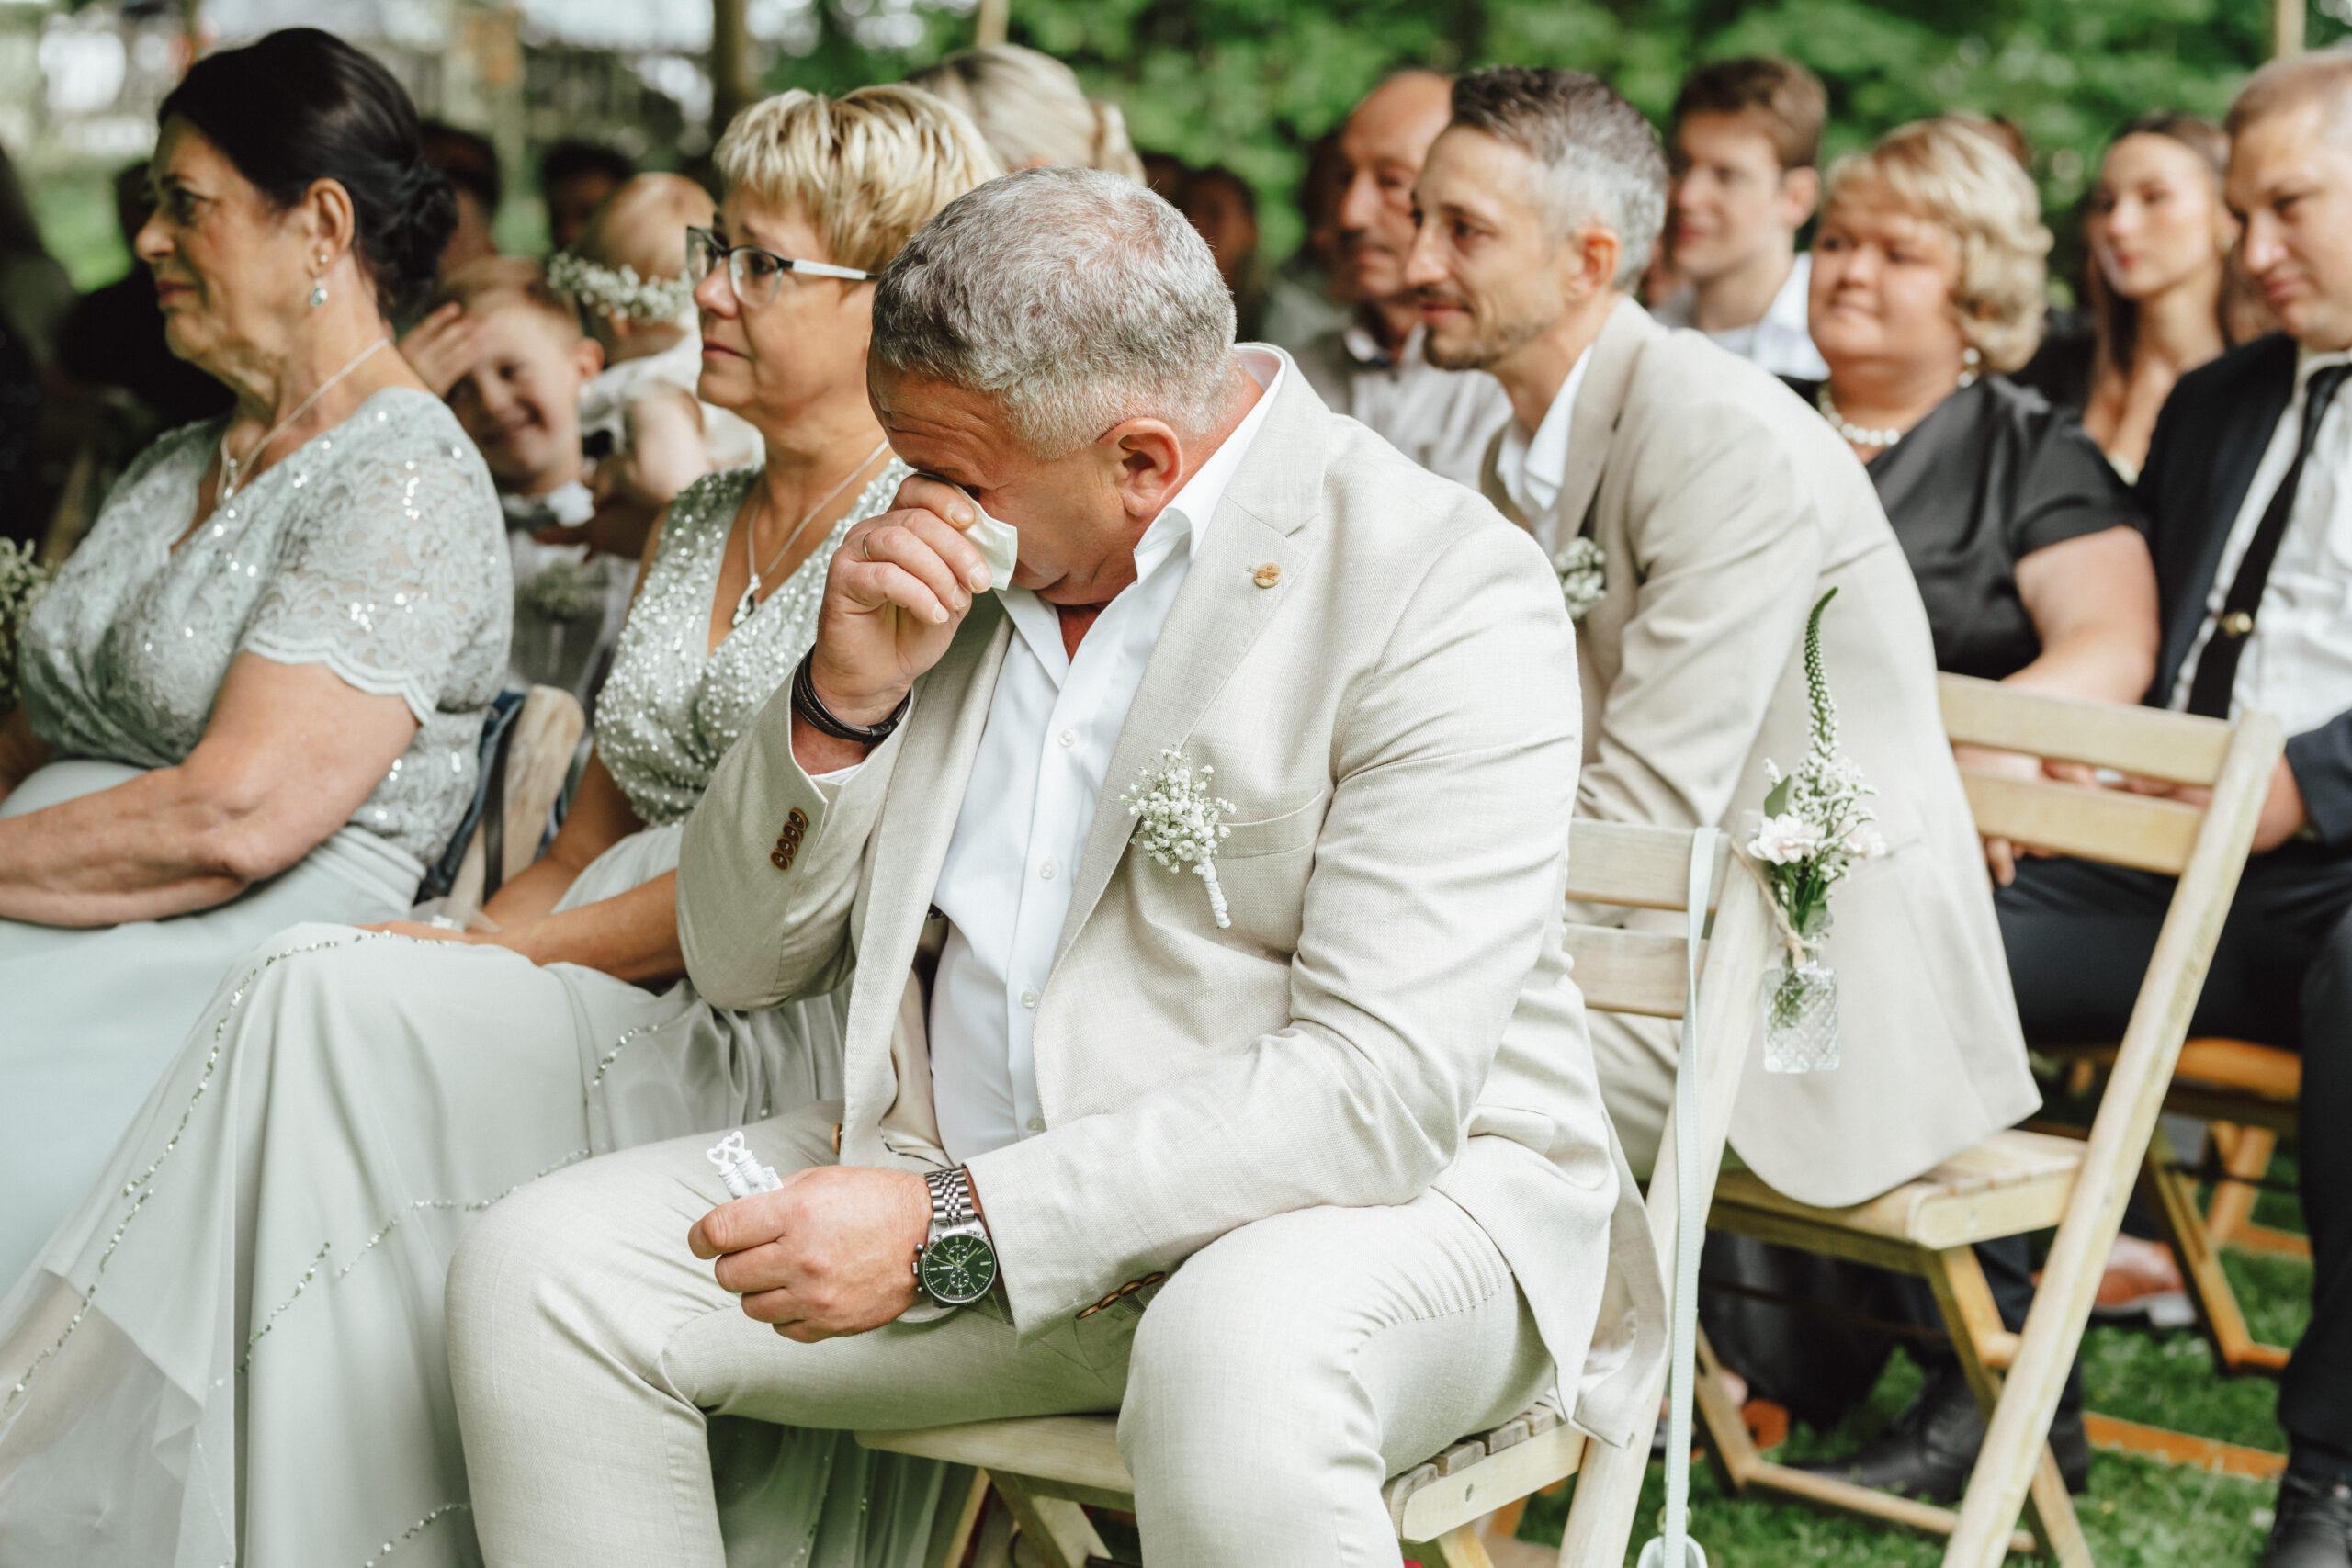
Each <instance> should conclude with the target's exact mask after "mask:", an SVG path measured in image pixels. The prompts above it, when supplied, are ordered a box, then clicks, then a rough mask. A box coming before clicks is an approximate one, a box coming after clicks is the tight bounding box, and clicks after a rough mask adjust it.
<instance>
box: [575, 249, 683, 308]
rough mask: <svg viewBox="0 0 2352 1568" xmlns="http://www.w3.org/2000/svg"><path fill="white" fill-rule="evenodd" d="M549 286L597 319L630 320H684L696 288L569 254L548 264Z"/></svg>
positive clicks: (666, 278)
mask: <svg viewBox="0 0 2352 1568" xmlns="http://www.w3.org/2000/svg"><path fill="white" fill-rule="evenodd" d="M548 288H552V289H554V290H555V291H556V292H557V293H558V294H560V295H562V296H564V297H565V298H566V299H570V300H571V302H572V303H573V304H575V305H585V306H586V307H587V308H588V309H589V310H594V311H595V312H596V313H597V314H598V315H600V316H625V317H627V318H628V320H630V321H677V322H681V323H683V322H684V321H686V320H687V319H688V318H689V317H690V315H691V314H692V312H693V310H694V303H695V285H694V280H693V279H692V278H688V277H639V276H638V275H637V268H635V267H633V266H630V265H627V264H626V263H624V264H623V265H620V266H618V267H610V266H606V265H604V264H603V263H601V262H593V261H590V260H589V259H588V258H587V257H586V256H583V255H579V254H574V253H573V252H571V251H558V252H557V253H556V254H554V255H553V256H552V257H550V258H549V259H548Z"/></svg>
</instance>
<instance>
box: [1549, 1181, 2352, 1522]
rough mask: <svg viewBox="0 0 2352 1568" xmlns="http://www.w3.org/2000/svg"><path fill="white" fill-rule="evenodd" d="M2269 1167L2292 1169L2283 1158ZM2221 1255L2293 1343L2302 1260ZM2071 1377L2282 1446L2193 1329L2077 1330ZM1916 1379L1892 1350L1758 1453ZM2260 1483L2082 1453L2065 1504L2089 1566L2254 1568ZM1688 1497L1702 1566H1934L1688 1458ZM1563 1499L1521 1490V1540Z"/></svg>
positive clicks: (2094, 1403)
mask: <svg viewBox="0 0 2352 1568" xmlns="http://www.w3.org/2000/svg"><path fill="white" fill-rule="evenodd" d="M2280 1164H2281V1167H2282V1168H2284V1170H2285V1171H2287V1172H2291V1170H2292V1165H2291V1163H2290V1162H2289V1161H2286V1160H2282V1161H2281V1162H2280ZM2292 1205H2293V1200H2292V1199H2291V1198H2289V1197H2282V1196H2279V1195H2275V1194H2265V1196H2264V1199H2263V1201H2262V1203H2261V1205H2260V1206H2259V1207H2258V1210H2257V1214H2258V1217H2259V1218H2260V1220H2261V1221H2262V1223H2264V1224H2273V1225H2280V1226H2282V1227H2285V1228H2291V1229H2300V1228H2301V1226H2300V1224H2298V1223H2297V1218H2296V1215H2295V1213H2294V1210H2293V1207H2292ZM2222 1260H2223V1264H2224V1266H2225V1267H2226V1268H2227V1269H2228V1270H2229V1273H2230V1278H2231V1282H2232V1283H2233V1285H2234V1286H2235V1287H2236V1289H2237V1292H2238V1300H2239V1302H2240V1303H2241V1304H2242V1305H2243V1306H2244V1307H2245V1312H2246V1317H2247V1320H2248V1322H2249V1324H2250V1325H2251V1326H2252V1327H2253V1329H2254V1331H2255V1334H2256V1337H2260V1338H2263V1339H2267V1340H2269V1341H2270V1342H2272V1343H2274V1344H2282V1345H2291V1344H2293V1343H2294V1342H2295V1337H2296V1336H2297V1335H2299V1334H2300V1333H2301V1331H2302V1326H2303V1325H2304V1323H2305V1322H2306V1321H2308V1320H2309V1318H2310V1315H2311V1302H2310V1291H2311V1266H2310V1265H2309V1264H2307V1263H2303V1262H2301V1261H2299V1260H2295V1259H2290V1258H2272V1257H2265V1256H2258V1255H2255V1254H2249V1253H2240V1252H2225V1253H2224V1254H2223V1255H2222ZM2083 1375H2084V1388H2085V1392H2086V1396H2087V1399H2088V1403H2089V1405H2090V1407H2091V1408H2092V1409H2094V1410H2098V1411H2102V1412H2105V1413H2106V1414H2108V1415H2111V1416H2123V1417H2125V1418H2127V1419H2130V1420H2134V1421H2144V1422H2148V1423H2151V1424H2153V1425H2156V1426H2163V1427H2174V1428H2176V1429H2177V1430H2180V1431H2186V1432H2194V1433H2197V1434H2199V1435H2200V1436H2203V1437H2209V1438H2221V1439H2222V1440H2224V1441H2227V1442H2233V1443H2241V1444H2245V1445H2246V1446H2248V1447H2251V1448H2260V1449H2268V1450H2273V1451H2278V1450H2284V1449H2285V1447H2286V1437H2285V1434H2283V1433H2282V1432H2281V1431H2280V1430H2279V1428H2278V1419H2277V1415H2276V1406H2277V1403H2278V1390H2277V1386H2276V1385H2275V1384H2273V1383H2272V1382H2270V1381H2269V1380H2267V1379H2266V1378H2259V1377H2247V1378H2222V1377H2219V1376H2217V1375H2215V1373H2214V1371H2213V1359H2212V1352H2211V1349H2210V1348H2208V1346H2207V1345H2206V1344H2205V1342H2204V1341H2203V1340H2202V1339H2201V1338H2199V1337H2197V1336H2196V1335H2195V1334H2194V1333H2178V1334H2164V1335H2157V1334H2152V1333H2150V1332H2148V1331H2146V1330H2145V1329H2143V1328H2136V1327H2116V1326H2109V1325H2095V1326H2094V1327H2093V1328H2092V1329H2091V1331H2090V1332H2089V1333H2088V1334H2087V1335H2086V1336H2085V1337H2084V1341H2083ZM1919 1382H1920V1377H1919V1372H1918V1370H1917V1367H1915V1366H1914V1365H1913V1364H1912V1363H1911V1361H1910V1359H1909V1358H1907V1357H1906V1356H1905V1355H1904V1354H1903V1353H1902V1352H1900V1351H1897V1352H1896V1353H1895V1355H1894V1357H1893V1359H1891V1360H1890V1361H1889V1363H1888V1366H1887V1370H1886V1372H1885V1374H1884V1375H1883V1377H1882V1378H1881V1379H1880V1380H1879V1382H1878V1386H1877V1387H1876V1388H1874V1389H1873V1390H1871V1396H1870V1398H1869V1399H1868V1400H1867V1401H1866V1402H1864V1404H1861V1405H1860V1406H1858V1407H1857V1408H1856V1409H1854V1410H1853V1411H1851V1412H1849V1414H1848V1415H1847V1416H1846V1418H1845V1419H1844V1420H1842V1421H1840V1422H1839V1423H1838V1426H1837V1427H1835V1428H1832V1429H1830V1430H1827V1431H1815V1430H1813V1429H1811V1428H1809V1427H1804V1426H1802V1425H1800V1426H1798V1427H1794V1428H1793V1429H1792V1431H1791V1433H1790V1437H1789V1440H1788V1442H1787V1443H1786V1444H1785V1445H1784V1446H1783V1447H1782V1448H1781V1450H1778V1451H1777V1452H1776V1453H1775V1454H1774V1456H1773V1457H1775V1458H1777V1459H1788V1460H1794V1459H1806V1458H1813V1457H1817V1456H1822V1455H1827V1454H1834V1453H1843V1452H1847V1451H1849V1450H1851V1449H1853V1448H1855V1447H1857V1446H1859V1445H1860V1443H1862V1442H1865V1441H1867V1440H1869V1438H1871V1437H1873V1436H1875V1435H1876V1434H1877V1433H1878V1432H1879V1431H1880V1430H1882V1429H1883V1427H1885V1425H1886V1424H1887V1423H1888V1422H1890V1421H1892V1420H1893V1419H1894V1417H1895V1416H1897V1415H1898V1414H1900V1413H1901V1412H1902V1410H1903V1408H1904V1407H1905V1405H1906V1404H1909V1403H1910V1400H1911V1397H1912V1395H1913V1394H1914V1393H1917V1389H1918V1386H1919ZM2272 1490H2273V1489H2272V1487H2271V1485H2270V1484H2269V1483H2267V1482H2249V1481H2239V1480H2234V1479H2232V1478H2230V1477H2227V1476H2222V1475H2213V1474H2208V1473H2206V1472H2201V1471H2196V1470H2188V1469H2176V1468H2172V1467H2169V1466H2165V1465H2161V1464H2157V1463H2154V1462H2153V1461H2146V1460H2141V1459H2137V1458H2132V1457H2129V1456H2125V1455H2120V1454H2108V1453H2101V1454H2097V1455H2095V1456H2094V1457H2093V1459H2092V1461H2091V1483H2090V1491H2089V1492H2088V1493H2087V1494H2086V1495H2084V1496H2082V1497H2078V1498H2076V1499H2075V1506H2076V1508H2077V1509H2078V1510H2079V1512H2080V1514H2081V1517H2082V1521H2083V1530H2084V1533H2085V1534H2086V1536H2087V1537H2088V1538H2089V1540H2090V1546H2091V1553H2092V1556H2093V1558H2094V1559H2095V1560H2096V1561H2097V1562H2098V1564H2099V1568H2255V1565H2256V1564H2257V1563H2259V1562H2261V1559H2262V1547H2263V1541H2264V1539H2265V1537H2266V1535H2267V1532H2268V1529H2269V1526H2270V1506H2271V1500H2272ZM1665 1501H1666V1480H1665V1467H1664V1466H1662V1465H1652V1466H1651V1467H1650V1474H1649V1480H1648V1482H1647V1483H1646V1484H1645V1487H1644V1488H1643V1493H1642V1504H1641V1511H1640V1513H1639V1514H1638V1515H1637V1516H1636V1518H1637V1520H1638V1521H1639V1523H1638V1525H1637V1527H1636V1529H1635V1530H1634V1540H1633V1541H1632V1543H1631V1547H1630V1549H1629V1551H1628V1552H1627V1555H1626V1559H1625V1561H1626V1562H1627V1563H1628V1564H1629V1565H1630V1564H1632V1563H1633V1562H1634V1560H1635V1555H1636V1554H1637V1553H1638V1552H1639V1551H1640V1548H1641V1545H1642V1543H1643V1541H1645V1540H1647V1539H1648V1537H1649V1536H1650V1534H1651V1533H1652V1532H1653V1531H1654V1529H1655V1528H1656V1521H1657V1517H1658V1516H1659V1514H1660V1513H1661V1511H1662V1510H1663V1508H1664V1506H1665ZM1567 1506H1568V1494H1566V1493H1563V1494H1562V1495H1558V1496H1555V1497H1537V1498H1535V1499H1533V1500H1532V1502H1531V1503H1530V1504H1529V1506H1528V1509H1527V1515H1526V1517H1525V1519H1524V1520H1523V1521H1522V1523H1521V1527H1520V1534H1521V1537H1522V1538H1523V1539H1525V1540H1534V1541H1541V1542H1544V1544H1547V1545H1551V1544H1556V1543H1557V1542H1558V1540H1559V1539H1560V1528H1561V1525H1562V1523H1563V1522H1564V1521H1565V1520H1566V1517H1567ZM1691 1533H1692V1535H1693V1536H1694V1538H1695V1539H1696V1540H1698V1541H1699V1543H1700V1544H1701V1545H1702V1546H1703V1547H1705V1548H1706V1550H1707V1561H1708V1562H1709V1564H1710V1568H1783V1565H1787V1568H1795V1565H1799V1564H1802V1565H1803V1568H1915V1565H1916V1568H1934V1565H1935V1564H1937V1563H1939V1562H1941V1560H1942V1555H1943V1553H1942V1542H1941V1540H1930V1539H1929V1538H1928V1537H1926V1536H1923V1535H1919V1534H1917V1533H1916V1532H1913V1531H1910V1530H1905V1529H1900V1528H1897V1527H1894V1526H1886V1525H1879V1524H1875V1523H1871V1522H1866V1521H1864V1520H1861V1519H1857V1518H1849V1517H1845V1516H1842V1515H1838V1514H1830V1513H1826V1512H1819V1511H1816V1510H1815V1509H1812V1508H1808V1507H1806V1506H1803V1505H1801V1504H1796V1503H1792V1502H1785V1501H1780V1500H1776V1499H1773V1498H1772V1497H1771V1496H1770V1495H1769V1494H1763V1493H1758V1494H1757V1495H1753V1496H1750V1497H1745V1498H1743V1497H1736V1496H1733V1495H1729V1494H1728V1493H1727V1492H1725V1490H1724V1487H1723V1485H1722V1484H1721V1483H1720V1482H1719V1481H1718V1480H1717V1478H1716V1475H1715V1472H1714V1471H1713V1468H1712V1467H1711V1466H1709V1465H1707V1464H1705V1463H1703V1462H1702V1463H1699V1464H1696V1465H1694V1466H1692V1469H1691ZM2013 1561H2022V1560H2013Z"/></svg>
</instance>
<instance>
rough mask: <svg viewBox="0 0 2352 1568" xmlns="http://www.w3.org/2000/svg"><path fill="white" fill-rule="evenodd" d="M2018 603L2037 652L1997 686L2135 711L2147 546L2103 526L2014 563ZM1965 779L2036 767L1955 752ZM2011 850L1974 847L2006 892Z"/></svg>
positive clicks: (2143, 642) (1977, 750)
mask: <svg viewBox="0 0 2352 1568" xmlns="http://www.w3.org/2000/svg"><path fill="white" fill-rule="evenodd" d="M2017 579H2018V598H2019V599H2021V600H2023V601H2024V603H2025V609H2026V614H2027V615H2030V616H2031V617H2033V629H2034V631H2035V633H2036V635H2037V636H2039V637H2041V657H2040V658H2038V659H2036V660H2034V661H2033V662H2032V663H2030V664H2029V665H2027V666H2026V667H2025V668H2024V669H2022V670H2019V671H2017V672H2016V673H2015V674H2013V675H2011V676H2009V677H2008V679H2007V682H2005V684H2007V685H2012V686H2018V687H2022V688H2024V689H2025V690H2027V691H2034V692H2048V693H2050V694H2052V695H2054V696H2062V697H2083V698H2087V699H2089V700H2091V701H2094V702H2109V703H2136V702H2138V701H2139V700H2140V699H2141V698H2142V697H2143V695H2145V694H2146V693H2147V690H2148V684H2149V682H2152V681H2154V679H2155V674H2156V639H2157V637H2158V628H2157V626H2156V569H2155V566H2154V563H2153V562H2152V561H2151V560H2150V559H2149V557H2148V543H2147V541H2146V540H2145V539H2143V538H2142V537H2141V536H2140V531H2139V530H2138V529H2136V528H2132V527H2129V526H2120V527H2114V528H2103V529H2101V530H2100V531H2099V532H2098V533H2096V534H2083V535H2080V536H2076V537H2075V538H2072V539H2065V540H2062V541H2061V542H2059V543H2057V544H2054V545H2049V546H2045V547H2043V548H2041V549H2038V550H2035V551H2034V552H2033V553H2031V554H2030V555H2027V556H2023V557H2020V558H2018V566H2017ZM1953 750H1954V752H1955V754H1956V755H1957V756H1958V758H1959V759H1960V761H1961V764H1962V766H1963V767H1965V768H1967V769H1968V770H1970V771H1971V772H1973V773H2004V774H2007V775H2008V776H2010V777H2013V778H2040V777H2041V774H2042V771H2043V770H2042V764H2041V761H2040V760H2039V759H2036V758H2033V757H2028V756H2024V755H2022V754H2020V753H2018V752H2014V751H1988V750H1984V749H1983V748H1982V747H1975V746H1962V747H1955V748H1954V749H1953ZM2018 850H2019V846H2018V845H2015V844H2012V843H2010V842H2009V841H2008V840H2007V839H1986V840H1985V865H1986V866H1987V867H1988V868H1989V869H1990V870H1991V871H1992V874H1993V880H1994V881H1995V882H1996V883H1998V884H2000V885H2001V886H2004V887H2006V886H2008V885H2009V883H2010V882H2011V881H2012V880H2014V879H2015V877H2016V874H2017V856H2018Z"/></svg>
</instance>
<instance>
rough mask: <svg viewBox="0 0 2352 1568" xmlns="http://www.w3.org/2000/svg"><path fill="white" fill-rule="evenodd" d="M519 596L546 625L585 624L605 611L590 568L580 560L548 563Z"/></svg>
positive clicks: (561, 560) (523, 588)
mask: <svg viewBox="0 0 2352 1568" xmlns="http://www.w3.org/2000/svg"><path fill="white" fill-rule="evenodd" d="M516 596H517V597H518V598H520V599H521V600H522V602H523V607H524V608H525V609H526V610H528V611H530V612H531V613H532V614H533V615H537V616H538V617H539V618H540V619H541V620H543V621H584V620H586V619H587V618H588V617H589V616H590V615H594V614H595V613H596V612H598V611H599V610H601V609H603V608H604V599H603V595H602V594H600V593H599V592H597V590H596V584H595V583H594V581H591V580H590V579H589V576H588V568H587V567H586V565H584V564H583V563H582V562H580V561H576V560H563V559H560V558H559V559H556V560H551V561H549V562H548V564H547V565H545V566H543V567H541V568H540V569H539V570H537V572H535V573H533V574H532V575H531V576H530V577H529V578H528V579H527V580H526V581H525V582H524V583H523V587H522V591H521V592H520V593H519V594H517V595H516Z"/></svg>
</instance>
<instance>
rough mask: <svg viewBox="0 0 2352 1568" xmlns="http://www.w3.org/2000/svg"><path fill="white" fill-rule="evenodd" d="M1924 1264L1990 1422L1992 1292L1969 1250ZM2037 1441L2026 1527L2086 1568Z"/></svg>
mask: <svg viewBox="0 0 2352 1568" xmlns="http://www.w3.org/2000/svg"><path fill="white" fill-rule="evenodd" d="M1927 1261H1928V1269H1927V1271H1926V1272H1927V1280H1928V1287H1929V1289H1931V1290H1933V1291H1934V1292H1935V1294H1936V1305H1937V1307H1938V1308H1939V1310H1940V1311H1941V1312H1942V1314H1943V1319H1944V1325H1945V1327H1946V1328H1947V1329H1948V1330H1949V1331H1950V1332H1951V1348H1952V1353H1953V1354H1954V1355H1955V1356H1957V1357H1958V1358H1959V1359H1960V1367H1961V1371H1962V1373H1964V1374H1965V1375H1966V1376H1967V1379H1968V1386H1969V1390H1970V1392H1972V1393H1974V1394H1975V1395H1976V1404H1977V1406H1978V1408H1980V1409H1981V1410H1983V1411H1984V1412H1985V1420H1986V1421H1987V1422H1990V1421H1991V1419H1992V1416H1993V1410H1994V1407H1995V1406H1996V1405H1997V1404H1999V1403H2000V1400H2001V1374H2000V1373H1999V1372H1998V1371H1995V1370H1994V1368H1993V1366H1992V1365H1991V1363H1989V1362H1988V1361H1986V1359H1985V1339H1986V1337H1987V1329H1986V1325H1988V1324H1989V1325H1991V1328H1992V1329H1993V1330H1996V1331H2002V1332H2003V1333H2004V1335H2005V1337H2006V1331H2005V1330H2003V1329H2002V1325H2001V1314H2000V1309H1999V1308H1998V1306H1996V1304H1995V1303H1994V1301H1993V1292H1992V1288H1991V1287H1990V1286H1988V1285H1987V1284H1985V1270H1984V1269H1983V1268H1982V1267H1981V1266H1980V1265H1979V1264H1978V1263H1977V1261H1976V1253H1975V1250H1974V1249H1973V1248H1972V1247H1951V1248H1949V1249H1947V1250H1945V1251H1942V1252H1938V1253H1934V1254H1931V1255H1929V1258H1928V1260H1927ZM2043 1437H2044V1440H2043V1442H2042V1445H2041V1462H2040V1463H2039V1464H2037V1465H2035V1466H2034V1472H2033V1482H2032V1484H2031V1486H2030V1488H2029V1490H2028V1492H2027V1502H2026V1522H2027V1528H2028V1529H2031V1530H2032V1531H2033V1536H2034V1540H2035V1542H2036V1543H2037V1544H2038V1545H2039V1546H2040V1547H2041V1551H2042V1552H2043V1554H2044V1555H2046V1556H2048V1557H2050V1558H2052V1560H2053V1561H2055V1562H2058V1563H2059V1564H2061V1568H2091V1551H2090V1543H2089V1542H2088V1541H2086V1540H2084V1539H2083V1527H2082V1521H2081V1520H2080V1519H2078V1518H2076V1517H2075V1500H2074V1498H2072V1497H2071V1496H2069V1495H2067V1492H2066V1482H2065V1478H2064V1476H2062V1475H2061V1474H2060V1473H2059V1472H2058V1461H2057V1459H2056V1457H2055V1456H2054V1455H2052V1453H2051V1451H2050V1444H2049V1442H2048V1440H2047V1438H2048V1435H2047V1434H2046V1433H2045V1434H2044V1435H2043Z"/></svg>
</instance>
